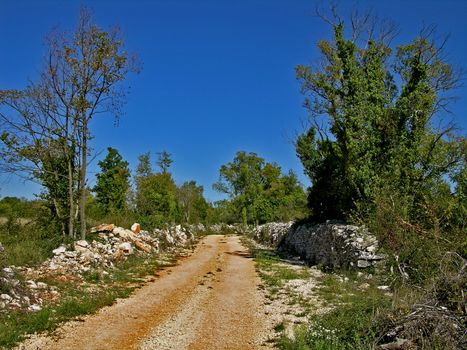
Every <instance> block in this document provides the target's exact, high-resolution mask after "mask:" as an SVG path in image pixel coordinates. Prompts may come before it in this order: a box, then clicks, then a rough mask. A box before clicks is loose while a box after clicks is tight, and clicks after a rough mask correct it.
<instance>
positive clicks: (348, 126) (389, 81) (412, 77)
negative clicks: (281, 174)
mask: <svg viewBox="0 0 467 350" xmlns="http://www.w3.org/2000/svg"><path fill="white" fill-rule="evenodd" d="M430 35H432V33H422V34H421V35H420V37H418V38H416V39H415V40H414V41H413V42H412V43H410V44H408V45H402V46H399V47H397V48H396V50H395V51H393V50H392V49H391V48H390V47H389V46H388V45H387V43H386V42H385V41H384V40H375V39H373V38H371V37H370V38H368V39H367V40H366V41H365V40H364V41H363V42H362V45H360V46H358V45H357V43H358V42H357V41H355V40H353V39H346V38H345V35H344V24H343V22H342V21H341V22H339V23H337V24H336V25H334V40H333V41H321V42H320V43H319V45H318V47H319V49H320V51H321V54H322V58H323V66H320V67H322V68H316V69H315V68H313V67H310V66H297V68H296V71H297V77H298V79H299V80H300V81H301V83H302V91H303V93H304V94H306V95H307V96H309V98H307V100H306V105H307V107H308V108H309V110H310V113H311V116H312V121H313V126H312V127H311V128H310V129H309V130H308V131H307V132H306V133H304V134H302V135H300V136H299V137H298V139H297V142H296V151H297V155H298V156H299V158H300V160H301V162H302V164H303V166H304V168H305V173H306V174H307V175H308V176H309V177H310V179H311V182H312V187H311V189H310V193H309V206H310V208H311V210H312V215H313V218H314V219H315V220H317V221H324V220H326V219H336V218H338V219H348V218H349V217H350V216H351V215H357V216H360V217H365V216H366V215H367V214H368V212H371V210H373V208H374V204H375V196H376V195H377V193H379V191H380V189H381V187H382V186H388V185H391V186H393V190H395V191H397V192H399V193H401V195H404V196H408V197H407V199H408V203H407V204H408V206H409V210H410V211H411V216H412V217H414V216H416V215H417V213H418V212H419V209H418V206H419V205H420V203H421V201H423V199H424V198H426V196H429V195H430V194H432V193H433V192H436V191H437V190H436V189H437V188H438V186H440V185H441V186H442V183H443V182H444V183H445V180H444V179H445V176H446V175H447V174H448V173H449V171H450V170H451V169H453V168H454V167H455V166H456V165H457V164H459V162H460V161H461V159H462V154H463V153H462V152H463V151H464V152H465V140H464V139H463V138H461V137H455V135H453V134H452V133H451V132H450V131H451V129H450V128H447V129H444V130H435V129H433V128H432V127H431V124H430V121H431V119H432V117H433V115H434V114H435V113H436V112H437V111H438V108H439V107H440V105H443V103H445V102H446V100H445V92H446V91H449V90H450V89H451V88H453V87H455V86H456V83H457V80H456V78H457V77H456V76H455V74H454V71H453V68H452V67H451V66H450V65H449V64H448V63H446V62H445V61H444V60H443V58H442V57H443V56H442V53H441V51H440V49H439V48H438V47H437V46H436V44H435V43H434V42H433V41H432V40H431V37H430ZM393 52H395V55H393ZM390 59H394V60H395V61H396V63H395V65H393V66H391V65H390V64H389V60H390ZM396 76H397V78H395V77H396ZM399 81H400V83H396V82H399ZM398 91H400V93H398ZM323 118H324V119H327V121H328V122H329V128H324V129H323V128H322V127H321V126H320V125H322V124H321V123H320V122H319V120H322V119H323ZM464 154H465V153H464Z"/></svg>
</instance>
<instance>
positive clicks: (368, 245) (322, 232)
mask: <svg viewBox="0 0 467 350" xmlns="http://www.w3.org/2000/svg"><path fill="white" fill-rule="evenodd" d="M254 238H255V240H257V241H258V242H260V243H263V244H264V243H266V244H268V245H270V246H273V247H277V249H278V251H279V252H283V253H288V254H292V255H296V256H300V258H301V259H303V260H305V261H306V262H307V263H308V264H310V265H321V266H323V267H326V268H330V269H334V268H339V267H349V266H355V267H359V268H366V267H369V266H372V265H374V264H375V263H376V262H377V261H379V260H381V259H383V256H382V255H380V254H377V250H378V241H377V239H376V237H375V236H374V235H373V234H371V233H370V232H369V231H368V230H367V229H366V228H365V227H359V226H354V225H345V224H339V223H331V222H328V223H325V224H319V225H312V224H301V225H299V224H292V223H269V224H265V225H261V226H258V227H257V228H255V229H254Z"/></svg>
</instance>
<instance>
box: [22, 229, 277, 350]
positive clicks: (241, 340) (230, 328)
mask: <svg viewBox="0 0 467 350" xmlns="http://www.w3.org/2000/svg"><path fill="white" fill-rule="evenodd" d="M259 284H260V281H259V278H258V276H257V274H256V272H255V267H254V262H253V261H252V259H250V258H249V257H248V252H247V250H246V249H245V248H244V247H243V246H242V245H241V244H240V242H239V238H238V237H235V236H221V235H215V236H207V237H205V238H204V239H203V240H202V241H201V242H200V243H199V244H198V247H197V248H196V249H195V251H194V253H193V254H192V255H191V256H190V257H188V258H186V259H185V260H183V261H182V262H181V263H180V264H179V265H177V266H175V267H172V268H168V269H165V270H164V271H162V272H160V273H159V278H157V279H156V280H155V281H154V282H151V283H149V284H147V285H146V286H144V287H143V288H141V289H139V290H137V291H136V292H135V293H134V294H133V295H132V296H131V297H130V298H128V299H125V300H119V301H118V302H117V303H116V304H114V305H113V306H111V307H106V308H103V309H101V310H100V311H99V312H97V313H96V314H94V315H91V316H86V317H83V318H81V319H80V321H73V322H68V323H66V324H65V325H63V326H62V327H60V328H59V329H58V330H57V331H55V332H54V333H53V335H52V336H36V337H33V338H31V339H29V340H28V341H26V342H24V343H23V344H21V345H20V346H19V348H20V349H207V350H208V349H260V348H266V347H267V340H268V338H269V337H270V334H271V332H272V331H271V322H270V320H269V319H268V318H267V317H266V316H265V312H264V308H263V304H264V300H263V296H262V294H261V293H260V291H259V290H258V285H259Z"/></svg>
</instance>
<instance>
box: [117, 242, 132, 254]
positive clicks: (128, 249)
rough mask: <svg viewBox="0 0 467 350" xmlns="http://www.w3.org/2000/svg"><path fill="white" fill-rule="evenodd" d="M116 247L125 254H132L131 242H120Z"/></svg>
mask: <svg viewBox="0 0 467 350" xmlns="http://www.w3.org/2000/svg"><path fill="white" fill-rule="evenodd" d="M118 249H120V250H122V251H123V254H125V255H131V254H133V246H132V245H131V243H128V242H124V243H121V244H120V245H119V246H118Z"/></svg>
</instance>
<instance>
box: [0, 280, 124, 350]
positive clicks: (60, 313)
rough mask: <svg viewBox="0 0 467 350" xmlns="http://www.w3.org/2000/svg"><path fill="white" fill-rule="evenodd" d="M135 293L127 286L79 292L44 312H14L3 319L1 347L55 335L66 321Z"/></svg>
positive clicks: (0, 326) (0, 337) (0, 332)
mask: <svg viewBox="0 0 467 350" xmlns="http://www.w3.org/2000/svg"><path fill="white" fill-rule="evenodd" d="M132 290H133V288H127V287H124V286H121V287H113V288H111V289H106V290H101V291H99V292H98V293H96V294H88V293H85V292H84V291H83V290H75V291H76V292H75V293H72V294H73V295H71V296H69V297H67V298H65V299H64V300H63V301H61V302H60V303H59V304H57V305H54V306H48V307H45V308H43V309H42V310H41V311H38V312H35V313H29V312H24V311H13V312H9V313H8V314H4V315H1V316H0V347H3V348H11V347H13V346H14V345H15V344H16V343H17V342H19V341H21V340H23V339H24V336H25V335H26V334H30V333H35V332H44V331H52V330H54V329H56V328H57V326H58V325H59V324H60V323H62V322H64V321H67V320H70V319H72V318H74V317H76V316H79V315H86V314H90V313H93V312H95V311H96V310H98V309H100V308H101V307H103V306H107V305H112V304H113V303H114V302H115V300H116V299H117V298H125V297H128V296H129V295H130V293H131V292H132Z"/></svg>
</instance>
